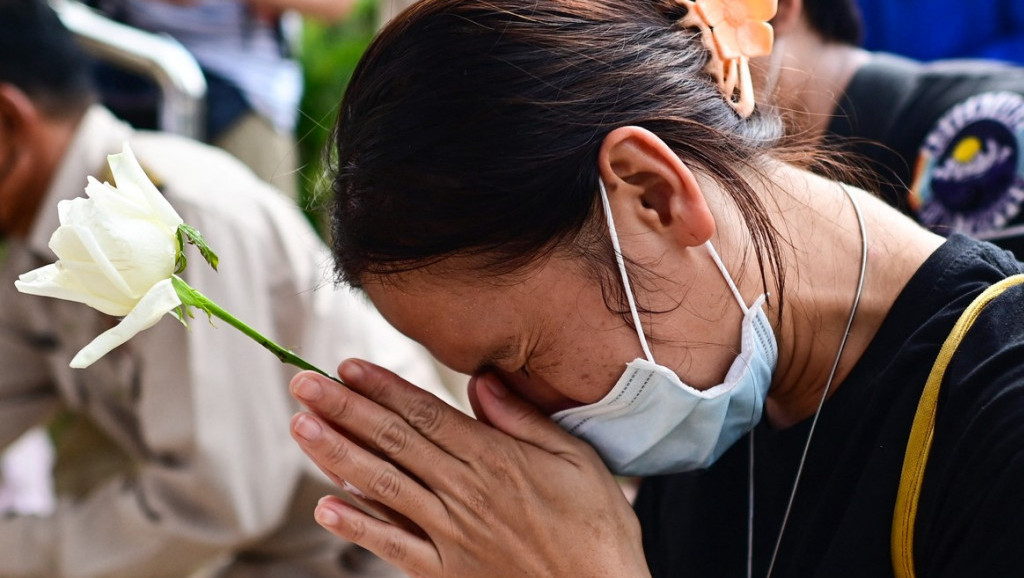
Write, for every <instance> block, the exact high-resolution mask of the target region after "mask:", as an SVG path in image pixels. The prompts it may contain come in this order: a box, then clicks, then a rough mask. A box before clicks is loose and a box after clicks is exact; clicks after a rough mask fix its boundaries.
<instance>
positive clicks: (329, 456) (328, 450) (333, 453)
mask: <svg viewBox="0 0 1024 578" xmlns="http://www.w3.org/2000/svg"><path fill="white" fill-rule="evenodd" d="M350 452H351V448H349V446H348V444H346V443H344V442H340V441H333V442H331V443H329V444H327V446H326V447H325V448H324V450H323V462H324V463H326V464H329V465H339V466H340V465H342V464H344V463H345V462H347V461H348V458H349V453H350Z"/></svg>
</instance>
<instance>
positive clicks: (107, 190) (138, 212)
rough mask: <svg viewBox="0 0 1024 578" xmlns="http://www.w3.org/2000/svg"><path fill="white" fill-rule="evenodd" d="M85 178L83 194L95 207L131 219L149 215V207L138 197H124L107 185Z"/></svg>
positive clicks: (121, 193) (124, 195) (114, 188)
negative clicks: (86, 180) (98, 206)
mask: <svg viewBox="0 0 1024 578" xmlns="http://www.w3.org/2000/svg"><path fill="white" fill-rule="evenodd" d="M87 178H88V181H89V184H87V185H86V186H85V194H86V195H88V196H89V199H90V200H92V201H93V202H95V203H96V204H97V205H101V206H103V208H104V210H106V211H110V212H116V213H118V214H123V215H130V216H132V217H147V216H149V215H150V211H149V206H148V205H146V204H145V203H144V202H143V199H141V198H139V197H138V196H132V195H126V194H124V193H123V192H121V191H119V190H118V189H117V188H116V187H113V186H111V185H109V184H107V183H101V182H99V181H97V180H96V179H94V178H92V177H87Z"/></svg>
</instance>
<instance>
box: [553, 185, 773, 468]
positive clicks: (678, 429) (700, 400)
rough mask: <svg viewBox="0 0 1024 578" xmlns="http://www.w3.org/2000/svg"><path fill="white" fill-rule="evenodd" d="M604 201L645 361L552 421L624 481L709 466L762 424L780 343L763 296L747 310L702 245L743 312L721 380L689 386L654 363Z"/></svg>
mask: <svg viewBox="0 0 1024 578" xmlns="http://www.w3.org/2000/svg"><path fill="white" fill-rule="evenodd" d="M600 187H601V201H602V203H603V204H604V210H605V217H606V219H607V221H608V227H609V230H610V233H611V237H612V245H613V247H614V248H615V256H616V259H617V261H618V264H619V273H620V275H621V276H622V282H623V285H624V287H625V289H626V296H627V299H628V301H629V309H630V312H631V313H632V315H633V323H634V325H635V327H636V331H637V335H638V336H639V337H640V343H641V345H642V346H643V350H644V354H645V355H646V359H642V358H638V359H635V360H633V361H632V362H630V363H629V364H627V366H626V371H625V372H624V373H623V375H622V377H621V378H620V379H619V381H618V382H617V383H616V384H615V387H613V388H612V390H611V391H610V392H608V394H607V395H606V396H605V397H604V398H602V399H601V400H599V401H597V402H595V403H592V404H589V405H584V406H580V407H575V408H572V409H568V410H564V411H560V412H558V413H555V414H554V415H552V416H551V418H552V419H553V420H554V421H555V423H557V424H558V425H559V426H561V427H562V428H563V429H565V430H566V431H568V432H569V433H571V434H573V435H575V436H577V437H579V438H582V439H583V440H585V441H587V442H588V443H590V445H592V446H593V447H594V448H595V449H596V450H597V452H598V453H599V454H600V455H601V457H602V458H603V459H604V462H605V464H607V465H608V467H609V469H611V470H612V472H614V473H616V474H619V475H627V476H648V475H657V474H668V473H676V472H683V471H689V470H695V469H700V468H706V467H708V466H710V465H711V464H712V463H714V461H715V460H716V459H718V458H719V457H720V456H721V455H722V454H723V453H724V452H725V451H726V450H727V449H729V447H730V446H731V445H732V444H734V443H735V442H736V441H737V440H738V439H740V438H741V437H743V436H744V435H745V434H747V433H748V432H749V431H750V430H751V429H753V427H754V426H755V425H757V423H758V422H759V421H760V420H761V415H762V413H763V412H764V402H765V398H766V397H767V395H768V388H769V386H770V385H771V381H772V374H773V373H774V371H775V364H776V363H777V361H778V343H777V342H776V339H775V333H774V331H773V330H772V327H771V324H770V322H769V321H768V317H767V316H766V315H765V313H764V309H763V305H764V302H765V296H764V295H761V296H760V297H758V298H757V299H756V300H755V301H754V303H753V305H751V306H750V307H749V308H748V307H747V306H746V305H745V304H744V303H743V297H742V296H741V295H740V293H739V290H738V289H737V287H736V284H735V282H733V280H732V277H731V276H730V275H729V272H728V271H726V269H725V266H724V265H723V264H722V261H721V259H720V258H719V256H718V253H717V252H716V251H715V248H714V247H713V246H712V245H711V242H710V241H708V242H707V243H705V247H706V249H707V251H708V253H709V255H710V256H711V258H712V259H713V260H714V262H715V264H716V265H717V266H718V269H719V271H721V272H722V275H723V276H724V277H725V280H726V282H727V283H728V285H729V288H730V289H731V290H732V293H733V296H734V297H735V298H736V301H737V302H738V303H739V306H740V309H742V310H743V312H744V315H743V321H742V325H741V327H742V337H741V348H740V354H739V355H738V356H737V357H736V359H735V361H733V363H732V365H731V366H730V368H729V371H728V373H727V374H726V376H725V381H724V382H722V383H721V384H719V385H716V386H714V387H711V388H709V389H705V390H703V391H702V390H697V389H694V388H692V387H690V386H688V385H686V384H685V383H683V382H682V380H681V379H680V378H679V376H678V375H676V373H675V372H674V371H672V370H671V369H669V368H667V367H665V366H663V365H658V364H657V363H655V361H654V356H653V355H652V354H651V350H650V347H649V346H648V344H647V338H646V336H645V335H644V331H643V327H642V325H641V324H640V316H639V314H638V312H637V307H636V302H635V301H634V299H633V292H632V290H631V288H630V284H629V278H628V276H627V275H626V266H625V263H624V261H623V258H622V251H621V249H620V248H619V242H618V235H617V233H616V232H615V224H614V222H613V220H612V214H611V206H610V204H609V203H608V195H607V192H606V191H605V188H604V183H601V185H600Z"/></svg>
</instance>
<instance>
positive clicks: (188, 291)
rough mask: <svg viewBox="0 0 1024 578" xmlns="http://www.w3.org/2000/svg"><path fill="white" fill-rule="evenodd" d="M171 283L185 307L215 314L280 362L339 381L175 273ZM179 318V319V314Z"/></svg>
mask: <svg viewBox="0 0 1024 578" xmlns="http://www.w3.org/2000/svg"><path fill="white" fill-rule="evenodd" d="M171 284H172V285H173V286H174V291H175V292H176V293H177V294H178V297H179V298H180V299H181V304H182V305H184V306H186V307H196V308H198V309H202V310H203V311H205V312H206V313H207V315H211V316H215V317H217V318H218V319H221V320H223V321H225V322H226V323H227V324H228V325H231V326H232V327H234V328H235V329H237V330H239V331H241V332H242V333H244V334H245V335H247V336H249V337H250V338H251V339H252V340H253V341H255V342H256V343H259V344H260V345H262V346H263V347H264V348H265V349H267V350H268V351H270V352H271V353H273V354H274V355H276V356H277V358H278V359H280V360H281V362H282V363H289V364H291V365H294V366H295V367H298V368H299V369H308V370H310V371H315V372H317V373H319V374H320V375H322V376H324V377H328V378H330V379H333V380H334V381H338V382H339V383H340V381H339V380H338V379H337V378H335V377H332V376H331V375H328V374H327V372H325V371H324V370H322V369H320V368H319V367H316V366H315V365H313V364H311V363H310V362H308V361H306V360H305V359H302V358H301V357H299V356H298V355H296V354H295V353H293V352H292V351H289V350H287V349H285V348H284V347H281V346H280V345H278V344H277V343H274V342H273V341H271V340H270V339H268V338H267V337H265V336H264V335H263V334H261V333H260V332H259V331H256V330H255V329H253V328H252V327H249V326H248V325H246V324H245V322H243V321H242V320H241V319H239V318H237V317H235V316H234V315H232V314H230V313H228V312H227V311H225V310H224V308H222V307H221V306H220V305H217V304H216V303H214V302H213V301H212V300H211V299H210V298H209V297H207V296H206V295H203V294H202V293H200V292H199V291H196V290H195V289H194V288H193V287H192V286H191V285H189V284H188V283H186V282H185V280H184V279H182V278H181V277H178V276H177V275H171ZM190 316H191V315H190ZM179 319H181V316H180V315H179Z"/></svg>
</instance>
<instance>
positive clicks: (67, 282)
mask: <svg viewBox="0 0 1024 578" xmlns="http://www.w3.org/2000/svg"><path fill="white" fill-rule="evenodd" d="M56 265H57V269H58V270H59V271H60V273H61V278H60V279H59V281H60V282H61V283H62V284H64V286H65V287H67V288H68V289H70V290H72V291H77V292H78V293H80V294H81V295H80V296H79V297H77V298H75V299H73V301H77V302H79V303H85V304H86V305H88V306H90V307H92V308H93V309H97V310H99V311H101V312H103V313H106V314H107V315H114V316H116V317H123V316H125V315H127V314H128V312H129V311H131V310H132V309H133V308H134V307H135V304H136V303H138V302H139V299H141V298H142V295H144V294H145V292H146V291H148V290H149V287H146V288H145V289H143V290H142V291H140V292H139V295H138V296H133V295H126V294H125V293H123V292H122V291H121V290H120V289H118V288H117V287H115V286H113V285H112V284H111V283H110V281H109V280H108V279H107V277H106V275H104V273H103V271H101V270H100V268H99V267H98V266H97V265H96V264H95V263H90V262H88V261H68V260H61V261H58V262H57V263H56Z"/></svg>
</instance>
